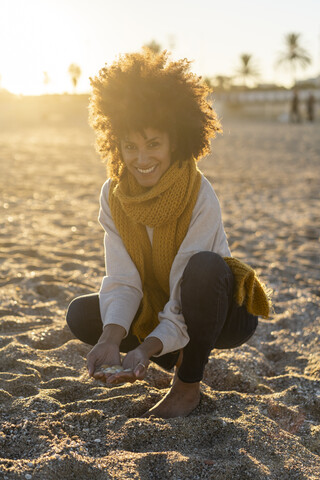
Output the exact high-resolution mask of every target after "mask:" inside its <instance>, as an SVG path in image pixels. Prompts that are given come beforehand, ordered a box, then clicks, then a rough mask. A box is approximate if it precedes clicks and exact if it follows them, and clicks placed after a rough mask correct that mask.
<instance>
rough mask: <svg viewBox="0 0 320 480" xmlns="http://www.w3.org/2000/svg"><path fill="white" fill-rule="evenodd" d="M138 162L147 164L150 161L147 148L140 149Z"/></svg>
mask: <svg viewBox="0 0 320 480" xmlns="http://www.w3.org/2000/svg"><path fill="white" fill-rule="evenodd" d="M137 160H138V163H139V164H140V165H143V164H147V163H148V152H146V151H145V150H139V151H138V159H137Z"/></svg>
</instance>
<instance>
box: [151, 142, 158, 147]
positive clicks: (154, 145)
mask: <svg viewBox="0 0 320 480" xmlns="http://www.w3.org/2000/svg"><path fill="white" fill-rule="evenodd" d="M158 146H159V142H151V143H149V147H150V148H156V147H158Z"/></svg>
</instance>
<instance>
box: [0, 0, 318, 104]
mask: <svg viewBox="0 0 320 480" xmlns="http://www.w3.org/2000/svg"><path fill="white" fill-rule="evenodd" d="M293 1H294V5H295V9H291V11H290V13H291V14H292V18H291V19H290V18H288V16H287V11H286V10H285V9H282V10H281V9H279V8H278V5H276V3H275V2H274V1H272V0H270V1H269V2H268V9H267V10H266V11H265V14H264V18H262V17H261V8H260V7H259V6H258V4H254V3H253V2H249V1H248V0H244V3H243V2H241V4H239V2H237V1H236V0H230V2H229V3H230V11H232V17H230V14H229V7H228V9H226V8H225V7H224V6H223V5H219V7H217V5H215V2H212V0H203V5H202V7H200V6H199V7H198V8H195V7H194V3H193V2H191V0H177V1H175V2H170V0H162V8H161V9H157V10H156V11H155V9H154V7H153V5H152V4H150V2H147V1H146V0H139V2H135V3H134V2H131V1H129V0H121V2H117V1H116V0H91V1H89V0H29V1H26V0H0V45H1V48H0V88H4V89H7V90H9V91H10V92H13V93H16V94H31V95H39V94H44V93H63V92H72V91H74V88H73V85H72V81H71V78H70V75H69V73H68V69H69V66H70V64H72V63H75V64H77V65H79V66H80V68H81V76H80V78H79V81H78V83H77V85H76V91H77V92H78V93H82V92H88V91H89V90H90V84H89V77H90V76H92V75H95V74H96V73H97V72H98V70H99V69H100V68H101V67H102V66H103V65H104V63H105V62H108V63H109V62H110V61H113V59H114V58H115V57H116V56H117V55H118V54H119V53H123V52H127V51H133V50H138V49H139V48H140V47H141V46H142V45H143V44H144V43H148V42H150V41H151V40H152V39H154V40H156V41H157V42H158V43H160V45H161V47H162V48H167V49H169V50H172V53H173V58H183V57H187V58H188V59H190V60H194V63H193V70H194V71H195V72H196V73H198V74H200V75H203V76H208V77H210V76H215V75H224V76H232V75H233V74H234V70H235V67H236V65H237V63H238V61H239V58H240V55H241V54H243V53H248V54H252V55H253V57H254V59H255V60H257V62H258V65H259V67H261V68H260V70H261V72H260V73H261V81H262V83H263V82H267V83H268V82H278V83H279V82H280V83H283V84H285V83H286V80H288V79H289V75H287V74H286V73H285V72H280V71H277V72H275V70H274V63H275V55H276V53H277V52H279V50H281V42H282V41H283V37H284V35H285V33H288V32H289V31H290V29H292V31H297V32H301V33H302V37H303V43H304V41H306V43H305V46H306V48H307V49H308V50H309V51H310V54H311V55H312V57H313V60H314V62H313V65H312V67H311V68H310V69H309V71H308V72H307V73H306V75H307V76H309V77H310V76H316V75H317V74H318V67H319V61H317V58H318V48H319V47H318V43H317V42H318V38H317V35H318V34H317V28H318V24H316V23H315V21H314V20H312V18H316V15H315V14H314V15H313V17H312V18H311V19H309V21H306V19H303V18H302V17H301V18H300V16H299V8H300V11H301V8H302V6H301V7H299V5H300V4H298V3H297V1H296V0H293ZM312 1H313V0H306V2H307V3H308V2H309V4H310V5H311V3H310V2H312ZM182 5H183V8H182ZM204 6H206V11H208V13H207V14H205V15H204ZM169 11H170V15H169V14H168V12H169ZM275 12H277V18H278V23H277V24H275V26H274V31H273V34H272V36H271V37H270V35H269V33H270V32H269V30H268V29H266V28H267V27H266V25H268V22H270V21H272V19H273V16H274V15H275ZM294 12H295V13H294ZM246 13H247V14H248V15H249V14H250V15H249V16H248V15H246ZM240 14H241V15H242V17H241V21H239V18H238V17H239V15H240ZM250 18H251V19H252V18H254V19H255V22H252V21H251V20H250ZM248 22H249V23H248ZM250 22H251V23H250ZM248 25H251V27H250V28H249V26H248ZM170 37H171V40H170V41H169V40H168V39H169V38H170ZM172 39H173V40H172ZM171 45H173V46H171ZM302 73H303V75H304V72H302Z"/></svg>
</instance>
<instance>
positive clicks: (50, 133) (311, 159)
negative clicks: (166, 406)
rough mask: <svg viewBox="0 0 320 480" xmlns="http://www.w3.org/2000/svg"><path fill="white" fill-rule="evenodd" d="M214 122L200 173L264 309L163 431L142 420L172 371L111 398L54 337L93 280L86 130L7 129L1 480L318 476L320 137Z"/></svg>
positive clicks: (101, 176)
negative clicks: (266, 294) (197, 396)
mask: <svg viewBox="0 0 320 480" xmlns="http://www.w3.org/2000/svg"><path fill="white" fill-rule="evenodd" d="M0 123H1V122H0ZM222 123H223V127H224V135H223V136H219V138H217V139H215V140H214V141H213V145H212V154H211V155H210V156H209V157H207V158H206V159H205V160H203V161H201V163H200V168H201V169H202V170H203V171H204V173H205V174H206V175H207V177H208V178H209V179H210V181H211V182H212V184H213V186H214V188H215V190H216V192H217V194H218V196H219V199H220V203H221V207H222V213H223V219H224V225H225V230H226V232H227V236H228V239H229V244H230V247H231V250H232V253H233V255H234V256H236V257H238V258H240V259H241V260H243V261H246V262H247V263H249V264H250V265H252V266H253V268H255V269H256V271H257V272H258V274H259V276H260V277H261V279H262V280H263V281H264V282H265V283H266V284H267V285H268V286H269V287H270V288H272V289H273V292H274V293H273V302H274V312H273V314H272V316H271V318H270V319H269V320H260V323H259V326H258V329H257V331H256V334H255V335H254V337H252V338H251V339H250V340H249V342H248V343H247V344H245V345H243V346H241V347H239V348H236V349H234V350H214V351H213V352H212V354H211V357H210V361H209V363H208V365H207V367H206V372H205V378H204V382H203V386H202V399H201V403H200V406H199V407H198V408H197V409H196V410H195V411H194V412H193V413H192V414H191V415H190V416H189V417H188V418H177V419H171V420H162V419H156V418H151V419H142V418H139V417H140V415H141V414H142V413H144V412H145V411H146V410H147V409H148V408H149V407H150V406H152V405H153V404H154V403H156V402H157V401H158V400H159V399H160V397H161V396H163V394H164V392H165V391H166V389H167V388H168V386H169V383H170V381H171V378H172V375H171V374H170V373H167V372H165V371H164V370H162V369H161V368H160V367H158V366H156V365H155V364H151V366H150V368H149V370H148V375H147V377H146V379H145V381H143V382H137V383H136V384H133V385H130V384H125V385H121V386H118V387H114V388H106V387H105V386H104V385H102V384H100V383H98V382H96V381H93V380H92V379H90V378H89V377H88V374H87V370H86V355H87V353H88V352H89V350H90V346H88V345H85V344H82V343H81V342H80V341H78V340H76V339H74V337H73V335H72V334H71V333H70V331H69V329H68V327H67V326H66V324H65V312H66V308H67V306H68V303H69V302H70V301H71V300H72V299H73V298H74V297H75V296H78V295H81V294H86V293H91V292H97V291H98V289H99V286H100V282H101V279H102V277H103V275H104V254H103V231H102V229H101V227H100V225H99V224H98V221H97V216H98V208H99V204H98V199H99V192H100V188H101V185H102V184H103V182H104V180H105V167H104V165H103V164H102V163H101V162H100V159H99V158H98V156H97V154H96V153H95V151H94V146H93V144H94V136H93V133H92V132H91V131H90V129H89V127H88V126H87V125H86V121H84V120H83V119H82V118H81V119H80V120H79V119H78V117H75V119H74V121H73V122H70V121H68V122H67V121H65V122H61V123H60V122H57V121H52V122H50V121H47V120H46V119H45V118H44V119H43V121H41V122H40V121H39V122H38V123H37V122H35V121H34V122H32V124H31V125H30V126H27V124H26V123H21V125H20V124H19V123H17V124H15V125H14V124H13V123H12V124H11V123H10V124H9V125H8V126H7V128H6V126H5V124H4V122H3V121H2V123H1V130H0V165H1V175H0V182H1V198H0V200H1V201H0V212H1V217H0V221H1V238H0V260H1V264H0V265H1V270H0V285H1V289H0V299H1V304H0V360H1V368H0V478H1V479H3V480H11V479H29V480H31V479H32V480H57V479H58V480H59V479H65V478H68V479H70V480H71V479H77V480H90V479H95V480H102V479H103V480H106V479H110V480H111V479H112V480H113V479H142V480H153V479H154V480H160V479H161V480H162V479H172V480H179V479H180V480H182V479H183V480H197V479H215V480H229V479H232V480H235V479H243V480H244V479H254V480H260V479H270V480H271V479H272V480H280V479H281V480H315V479H320V459H319V455H320V424H319V418H320V354H319V333H320V323H319V295H320V290H319V284H320V278H319V243H318V241H319V233H320V222H319V217H320V200H319V191H320V181H319V159H320V135H319V124H318V125H311V124H306V123H304V124H301V125H292V124H281V123H277V122H268V121H262V120H259V121H254V120H250V121H249V120H241V119H238V120H232V119H225V120H224V119H222Z"/></svg>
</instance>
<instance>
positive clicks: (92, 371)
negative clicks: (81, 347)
mask: <svg viewBox="0 0 320 480" xmlns="http://www.w3.org/2000/svg"><path fill="white" fill-rule="evenodd" d="M120 364H121V358H120V350H119V346H118V345H117V344H114V343H107V342H98V343H97V344H96V345H95V346H94V347H93V349H92V350H91V351H90V352H89V354H88V356H87V366H88V371H89V375H90V376H91V377H93V378H96V379H97V380H103V379H104V378H105V379H106V378H107V377H108V376H110V374H105V373H103V372H99V370H98V369H99V367H101V365H110V366H113V365H120Z"/></svg>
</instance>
